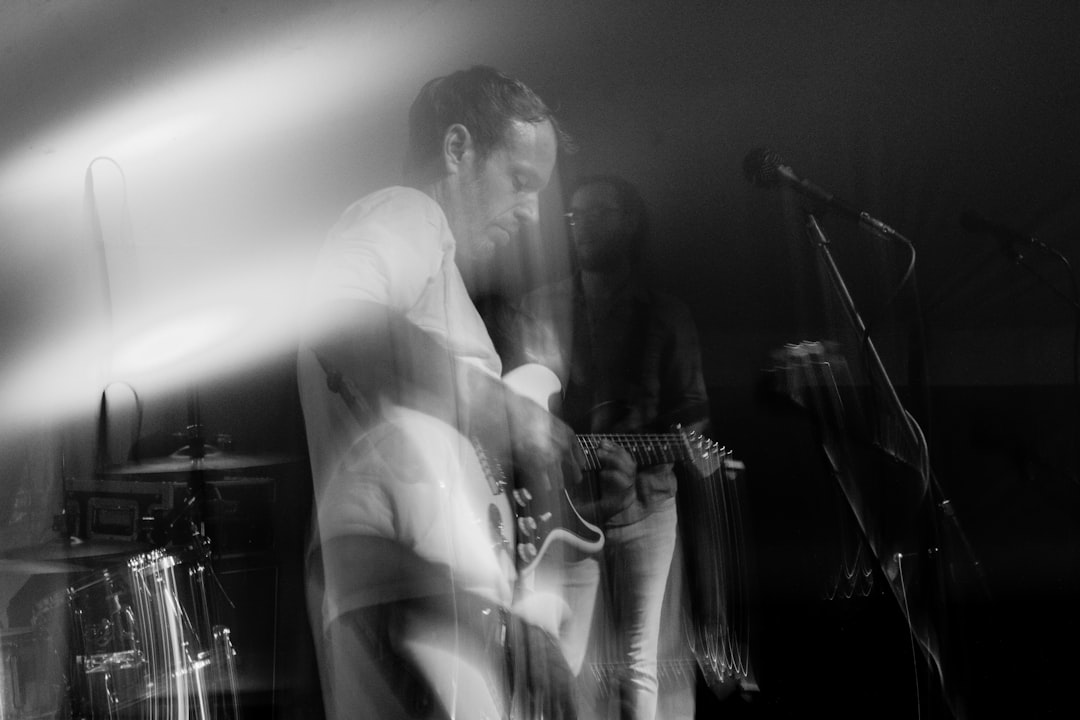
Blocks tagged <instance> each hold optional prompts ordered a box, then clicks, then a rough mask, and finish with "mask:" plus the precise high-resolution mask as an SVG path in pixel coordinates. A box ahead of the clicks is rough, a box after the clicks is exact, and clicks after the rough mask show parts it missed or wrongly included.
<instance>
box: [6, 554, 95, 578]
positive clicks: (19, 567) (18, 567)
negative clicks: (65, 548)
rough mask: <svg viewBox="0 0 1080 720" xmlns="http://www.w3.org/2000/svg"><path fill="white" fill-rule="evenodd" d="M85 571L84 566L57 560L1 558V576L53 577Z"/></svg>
mask: <svg viewBox="0 0 1080 720" xmlns="http://www.w3.org/2000/svg"><path fill="white" fill-rule="evenodd" d="M85 571H86V568H85V567H83V566H82V565H75V564H74V563H64V562H56V561H55V560H31V559H19V558H0V575H4V574H7V575H53V574H57V573H75V572H85Z"/></svg>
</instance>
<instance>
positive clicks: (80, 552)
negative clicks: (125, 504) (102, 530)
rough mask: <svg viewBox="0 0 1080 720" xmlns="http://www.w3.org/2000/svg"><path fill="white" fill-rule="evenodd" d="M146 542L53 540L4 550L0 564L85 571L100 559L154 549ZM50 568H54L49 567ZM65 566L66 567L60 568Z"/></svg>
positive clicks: (114, 557) (43, 570)
mask: <svg viewBox="0 0 1080 720" xmlns="http://www.w3.org/2000/svg"><path fill="white" fill-rule="evenodd" d="M152 547H153V546H152V545H149V544H147V543H139V542H132V541H127V540H119V541H112V542H103V541H101V540H85V541H83V540H79V541H71V542H69V541H65V540H59V539H58V540H53V541H51V542H48V543H45V544H44V545H38V546H35V547H25V548H20V549H18V550H14V551H12V552H9V553H5V555H4V558H3V559H0V567H3V565H4V564H10V565H11V567H13V568H15V567H19V566H20V564H22V565H23V566H24V567H26V568H29V569H33V568H34V567H40V568H41V571H42V572H65V571H68V570H71V569H74V570H86V569H88V568H90V567H94V566H95V565H96V564H97V563H98V562H101V561H105V562H111V561H113V560H118V559H121V558H124V557H128V556H132V555H137V554H139V553H141V552H146V551H148V550H150V549H152ZM50 568H51V569H50ZM61 568H64V569H61Z"/></svg>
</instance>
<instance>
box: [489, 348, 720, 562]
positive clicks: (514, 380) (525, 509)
mask: <svg viewBox="0 0 1080 720" xmlns="http://www.w3.org/2000/svg"><path fill="white" fill-rule="evenodd" d="M503 382H505V383H506V384H507V386H509V387H510V388H511V389H512V390H514V391H515V392H517V393H518V394H519V395H522V396H524V397H527V398H529V399H530V400H533V401H534V402H537V403H538V404H540V405H541V406H542V407H544V408H545V409H546V408H548V406H549V402H548V398H550V397H551V396H552V395H553V394H555V393H557V392H559V390H560V388H561V384H560V382H559V379H558V377H557V376H556V375H555V374H554V373H552V372H551V371H550V370H548V369H547V368H544V367H542V366H540V365H523V366H521V367H519V368H515V369H514V370H512V371H511V372H509V373H507V374H506V376H504V377H503ZM605 441H607V442H610V443H613V444H615V445H617V446H619V447H621V448H623V449H625V450H626V451H627V452H629V453H630V456H631V457H632V458H633V459H634V461H635V462H636V463H637V464H638V465H642V466H647V465H660V464H664V463H689V464H692V465H694V466H695V468H696V469H697V470H698V471H699V472H701V474H702V475H703V476H708V475H711V474H712V473H713V472H714V471H715V470H716V469H719V468H720V467H721V466H722V465H724V464H725V463H728V462H731V460H730V457H729V453H728V451H727V450H726V449H725V448H723V447H721V446H719V445H718V444H717V443H716V442H714V441H712V440H709V439H708V438H705V437H703V436H701V435H699V434H697V433H696V432H694V431H692V430H683V429H682V428H681V427H676V428H675V429H674V430H673V431H672V432H670V433H649V434H640V435H639V434H632V433H600V434H583V435H578V436H577V443H578V447H579V448H580V449H581V452H582V455H583V456H584V458H585V462H584V465H583V466H582V470H584V471H599V470H600V469H601V462H600V458H599V455H598V450H599V449H600V446H601V443H603V442H605ZM474 444H477V445H479V443H477V442H476V441H475V440H474ZM479 452H480V454H482V450H480V451H479ZM481 464H482V465H484V466H485V472H488V473H489V480H490V479H491V477H494V478H495V482H496V483H497V484H499V485H500V487H502V488H509V486H510V483H509V482H508V481H507V480H506V476H505V472H504V471H503V469H502V468H501V466H499V465H498V464H497V463H491V462H490V461H489V460H488V459H487V458H484V459H483V462H482V463H481ZM510 494H511V498H512V506H513V509H514V512H515V515H516V527H515V530H516V551H517V558H516V560H517V563H518V570H519V572H521V573H528V572H530V571H531V570H532V569H533V568H534V567H535V566H536V564H537V563H538V562H539V561H540V559H541V558H543V556H544V553H545V552H547V550H548V549H549V548H550V546H551V544H552V543H554V542H565V543H567V544H569V545H570V546H572V547H574V548H576V549H578V550H580V551H582V552H586V553H593V552H598V551H599V550H600V549H602V548H603V546H604V534H603V531H601V530H600V528H599V527H597V526H596V525H594V524H593V523H591V522H589V521H588V520H586V519H585V518H584V517H582V514H581V513H580V512H579V511H578V508H577V507H575V505H574V502H573V500H572V499H571V497H570V495H569V492H568V491H567V489H566V488H559V489H554V490H548V491H544V490H538V489H537V488H529V487H524V486H518V487H514V488H513V489H511V490H510Z"/></svg>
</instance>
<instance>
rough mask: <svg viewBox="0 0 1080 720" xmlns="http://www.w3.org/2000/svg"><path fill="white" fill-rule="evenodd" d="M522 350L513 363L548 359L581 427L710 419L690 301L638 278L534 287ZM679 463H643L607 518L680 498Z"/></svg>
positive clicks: (567, 416)
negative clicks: (599, 286)
mask: <svg viewBox="0 0 1080 720" xmlns="http://www.w3.org/2000/svg"><path fill="white" fill-rule="evenodd" d="M517 318H518V320H517V327H516V329H515V331H514V336H515V338H516V341H517V343H518V344H517V346H516V347H517V350H516V352H513V353H511V354H510V355H509V357H507V358H505V359H506V361H507V367H514V366H516V365H519V364H522V363H529V362H532V363H539V364H541V365H544V366H546V367H548V368H550V369H551V370H553V371H554V372H555V374H556V375H558V377H559V380H560V381H561V383H562V389H563V393H562V398H561V407H559V408H558V410H557V412H558V414H559V415H560V416H561V417H562V418H563V419H564V420H565V421H566V422H567V423H568V424H569V425H570V426H571V427H572V428H573V429H574V431H575V432H577V433H579V434H580V433H645V432H650V433H652V432H670V431H671V430H672V428H673V426H674V425H676V424H680V425H682V426H683V427H684V428H687V429H689V428H693V429H697V430H702V429H703V428H704V426H705V424H706V423H707V421H708V418H709V403H708V396H707V394H706V390H705V381H704V378H703V374H702V367H701V350H700V346H699V343H698V336H697V330H696V329H695V326H694V323H693V320H692V318H691V316H690V312H689V309H688V308H687V307H686V305H685V304H684V303H682V302H681V301H680V300H678V299H676V298H674V297H672V296H670V295H666V294H664V293H660V292H657V291H654V290H650V289H648V288H646V287H644V286H643V285H641V284H640V283H637V282H629V283H626V284H625V285H623V286H622V287H620V288H617V289H615V290H614V291H613V292H611V293H609V294H607V295H606V296H604V297H603V298H598V299H596V300H595V301H593V302H586V299H585V293H584V290H583V284H582V279H581V276H580V275H575V276H573V277H570V278H567V279H566V280H563V281H560V282H557V283H554V284H551V285H548V286H545V287H542V288H540V289H538V290H535V291H533V292H531V293H529V294H528V295H526V296H525V297H524V298H523V299H522V301H521V303H520V305H519V312H518V314H517ZM676 484H677V483H676V478H675V474H674V472H673V469H672V466H671V465H670V464H663V465H652V466H642V465H641V463H639V468H638V475H637V478H636V496H635V497H634V499H633V500H632V501H631V502H630V504H629V505H627V506H625V507H623V508H622V509H621V510H619V511H618V512H617V513H616V514H615V515H613V516H611V517H609V518H606V519H605V520H604V524H605V525H608V526H614V525H625V524H629V523H631V522H635V521H637V520H640V519H641V518H642V517H644V516H645V515H646V514H648V513H649V512H650V511H652V510H653V509H655V508H656V507H659V505H660V504H661V503H664V502H669V501H670V502H673V501H674V500H673V498H674V495H675V491H676Z"/></svg>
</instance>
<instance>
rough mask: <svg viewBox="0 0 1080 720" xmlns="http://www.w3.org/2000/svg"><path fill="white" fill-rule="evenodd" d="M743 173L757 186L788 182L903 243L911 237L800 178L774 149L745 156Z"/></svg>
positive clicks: (801, 192)
mask: <svg viewBox="0 0 1080 720" xmlns="http://www.w3.org/2000/svg"><path fill="white" fill-rule="evenodd" d="M743 174H744V175H745V176H746V179H747V180H749V181H750V182H751V183H753V184H754V185H757V186H758V187H766V188H767V187H775V186H777V185H781V184H782V185H786V186H787V187H790V188H791V189H792V190H794V191H796V192H798V193H800V194H802V195H805V196H806V197H808V198H810V199H811V200H814V201H815V202H818V203H821V204H822V205H825V206H826V207H830V208H833V209H835V210H837V211H839V212H840V214H841V215H846V216H847V217H849V218H852V219H853V220H855V221H856V222H858V223H860V224H862V225H866V226H867V227H868V228H870V229H871V230H873V231H875V232H878V233H881V234H882V235H886V236H889V237H895V238H897V239H899V240H902V241H903V242H905V243H906V242H908V240H907V239H906V238H905V237H904V236H902V235H901V234H900V233H898V232H896V231H895V230H893V229H892V228H891V227H889V226H888V225H886V224H885V223H883V222H881V221H880V220H878V219H877V218H874V217H873V216H871V215H870V213H868V212H865V211H863V210H858V209H856V208H854V207H852V206H851V205H849V204H848V203H846V202H844V201H843V200H841V199H840V198H838V197H836V196H835V195H833V194H832V193H830V192H827V191H826V190H823V189H821V188H820V187H818V186H817V185H815V184H814V183H812V182H810V181H809V180H805V179H803V178H800V177H799V176H798V175H796V174H795V171H794V170H792V169H791V168H790V167H788V166H787V165H785V164H783V159H782V158H781V157H780V154H779V153H777V152H776V151H775V150H770V149H769V148H764V147H757V148H754V149H753V150H751V151H750V152H749V153H747V154H746V157H745V158H743Z"/></svg>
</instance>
